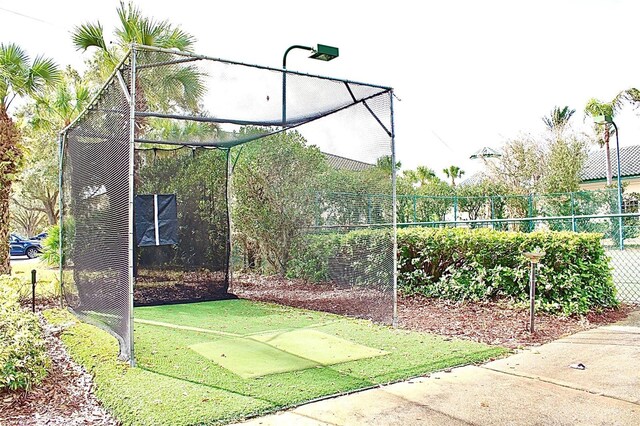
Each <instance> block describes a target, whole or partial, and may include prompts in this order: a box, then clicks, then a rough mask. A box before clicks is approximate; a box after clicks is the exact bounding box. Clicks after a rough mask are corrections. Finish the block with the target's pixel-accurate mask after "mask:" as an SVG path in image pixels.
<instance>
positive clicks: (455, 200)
mask: <svg viewBox="0 0 640 426" xmlns="http://www.w3.org/2000/svg"><path fill="white" fill-rule="evenodd" d="M453 227H454V228H457V227H458V196H457V195H454V196H453Z"/></svg>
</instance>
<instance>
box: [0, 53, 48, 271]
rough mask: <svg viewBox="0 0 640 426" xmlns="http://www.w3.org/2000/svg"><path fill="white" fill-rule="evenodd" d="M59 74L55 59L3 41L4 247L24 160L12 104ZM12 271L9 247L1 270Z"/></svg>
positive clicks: (0, 209) (0, 219)
mask: <svg viewBox="0 0 640 426" xmlns="http://www.w3.org/2000/svg"><path fill="white" fill-rule="evenodd" d="M59 78H60V71H59V70H58V66H57V65H56V64H55V63H54V62H53V60H51V59H49V58H45V57H43V56H37V57H36V58H35V59H34V60H33V61H31V59H30V58H29V55H27V53H26V52H25V51H24V50H23V49H22V48H21V47H20V46H18V45H17V44H14V43H8V44H4V43H2V44H0V247H7V246H8V245H9V197H10V194H11V186H12V184H13V181H14V180H15V178H16V174H17V172H18V171H19V168H20V165H21V162H22V160H23V151H22V149H21V146H20V142H21V139H20V132H19V130H18V128H17V126H16V123H15V121H14V120H13V118H12V117H11V116H10V115H9V107H10V106H11V103H12V101H13V100H14V99H16V98H17V97H30V96H36V95H38V94H40V93H42V92H43V91H44V89H45V88H46V87H47V86H50V85H52V84H55V83H57V82H58V80H59ZM10 271H11V268H10V264H9V253H8V250H6V249H4V250H2V249H0V274H3V273H9V272H10Z"/></svg>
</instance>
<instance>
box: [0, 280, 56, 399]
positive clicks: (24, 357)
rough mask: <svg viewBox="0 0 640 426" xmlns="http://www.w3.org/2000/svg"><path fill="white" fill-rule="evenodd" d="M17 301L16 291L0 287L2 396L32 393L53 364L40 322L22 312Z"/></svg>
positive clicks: (0, 374)
mask: <svg viewBox="0 0 640 426" xmlns="http://www.w3.org/2000/svg"><path fill="white" fill-rule="evenodd" d="M18 297H19V295H18V293H17V291H16V290H15V289H14V288H11V287H8V286H6V287H5V286H4V285H0V392H1V391H3V390H5V389H9V390H17V389H25V390H30V389H31V388H32V387H33V385H35V384H38V383H40V382H41V381H42V379H43V378H44V377H45V376H46V374H47V368H48V367H49V363H50V361H49V358H48V357H47V350H46V346H45V343H44V340H43V339H42V336H41V329H40V324H39V322H38V318H37V317H36V316H35V315H34V314H32V313H31V312H28V311H25V310H23V309H21V308H20V306H19V305H18Z"/></svg>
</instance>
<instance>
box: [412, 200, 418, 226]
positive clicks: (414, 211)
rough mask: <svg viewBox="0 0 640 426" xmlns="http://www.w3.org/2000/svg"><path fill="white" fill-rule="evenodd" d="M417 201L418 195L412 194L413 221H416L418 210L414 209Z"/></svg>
mask: <svg viewBox="0 0 640 426" xmlns="http://www.w3.org/2000/svg"><path fill="white" fill-rule="evenodd" d="M417 202H418V196H417V195H415V194H414V195H413V223H416V222H417V221H418V212H417V211H416V209H417V206H416V204H417Z"/></svg>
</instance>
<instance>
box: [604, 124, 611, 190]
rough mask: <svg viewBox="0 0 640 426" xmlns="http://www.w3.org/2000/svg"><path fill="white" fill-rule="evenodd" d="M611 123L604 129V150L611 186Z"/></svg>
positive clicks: (608, 182)
mask: <svg viewBox="0 0 640 426" xmlns="http://www.w3.org/2000/svg"><path fill="white" fill-rule="evenodd" d="M610 136H611V134H610V133H609V125H607V127H605V129H604V152H605V155H606V157H607V186H611V183H612V174H611V152H610V151H609V138H610Z"/></svg>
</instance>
